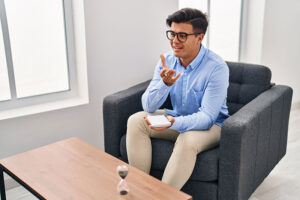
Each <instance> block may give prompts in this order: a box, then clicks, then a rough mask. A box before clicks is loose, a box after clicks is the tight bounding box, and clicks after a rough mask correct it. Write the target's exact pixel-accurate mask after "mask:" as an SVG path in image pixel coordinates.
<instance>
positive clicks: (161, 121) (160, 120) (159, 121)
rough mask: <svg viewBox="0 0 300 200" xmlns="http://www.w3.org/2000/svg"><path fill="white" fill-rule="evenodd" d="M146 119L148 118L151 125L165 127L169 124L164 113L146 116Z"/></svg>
mask: <svg viewBox="0 0 300 200" xmlns="http://www.w3.org/2000/svg"><path fill="white" fill-rule="evenodd" d="M147 119H148V120H149V122H150V124H151V125H152V126H153V127H166V126H171V122H170V121H169V120H168V118H167V117H166V116H164V115H155V116H150V115H148V116H147Z"/></svg>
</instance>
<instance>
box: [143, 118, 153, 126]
mask: <svg viewBox="0 0 300 200" xmlns="http://www.w3.org/2000/svg"><path fill="white" fill-rule="evenodd" d="M144 119H145V121H146V123H147V124H148V126H151V123H150V122H149V120H148V119H147V117H144Z"/></svg>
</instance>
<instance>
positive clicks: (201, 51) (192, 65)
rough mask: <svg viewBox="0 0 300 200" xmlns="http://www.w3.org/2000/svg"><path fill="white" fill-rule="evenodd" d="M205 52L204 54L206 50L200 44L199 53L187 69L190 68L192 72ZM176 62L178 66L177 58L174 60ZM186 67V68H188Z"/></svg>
mask: <svg viewBox="0 0 300 200" xmlns="http://www.w3.org/2000/svg"><path fill="white" fill-rule="evenodd" d="M205 52H206V48H205V47H204V45H203V44H201V47H200V51H199V53H198V55H197V56H196V58H194V60H193V61H192V62H191V63H190V64H189V65H188V67H189V66H190V68H191V70H193V69H194V68H195V67H196V66H198V65H199V63H200V62H201V60H202V59H203V57H204V55H205ZM176 62H177V63H178V64H180V60H179V58H176ZM188 67H187V68H188Z"/></svg>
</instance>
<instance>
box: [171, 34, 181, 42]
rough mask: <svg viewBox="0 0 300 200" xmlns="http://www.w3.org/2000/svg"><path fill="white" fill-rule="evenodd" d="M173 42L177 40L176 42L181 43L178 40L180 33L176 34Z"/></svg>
mask: <svg viewBox="0 0 300 200" xmlns="http://www.w3.org/2000/svg"><path fill="white" fill-rule="evenodd" d="M173 42H175V43H180V41H179V40H178V35H176V36H175V37H174V39H173Z"/></svg>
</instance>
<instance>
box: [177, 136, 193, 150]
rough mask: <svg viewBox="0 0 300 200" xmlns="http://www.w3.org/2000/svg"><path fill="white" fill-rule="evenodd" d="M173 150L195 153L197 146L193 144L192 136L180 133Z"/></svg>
mask: <svg viewBox="0 0 300 200" xmlns="http://www.w3.org/2000/svg"><path fill="white" fill-rule="evenodd" d="M175 148H177V149H180V151H184V152H187V151H193V152H197V145H196V144H195V138H193V137H192V135H189V134H185V133H181V134H180V135H179V136H178V137H177V140H176V144H175Z"/></svg>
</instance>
